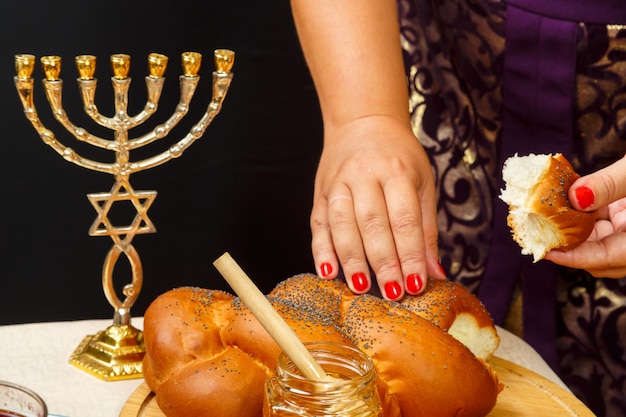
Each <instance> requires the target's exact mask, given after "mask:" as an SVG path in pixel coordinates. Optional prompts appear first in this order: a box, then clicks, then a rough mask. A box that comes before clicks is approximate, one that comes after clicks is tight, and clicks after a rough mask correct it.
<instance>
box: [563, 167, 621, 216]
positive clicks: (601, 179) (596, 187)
mask: <svg viewBox="0 0 626 417" xmlns="http://www.w3.org/2000/svg"><path fill="white" fill-rule="evenodd" d="M568 196H569V199H570V201H571V203H572V206H574V208H575V209H577V210H584V211H591V210H596V209H599V208H600V207H604V206H606V205H608V204H609V203H612V202H614V201H616V200H619V199H620V198H623V197H626V156H625V157H623V158H621V159H620V160H618V161H616V162H614V163H613V164H611V165H609V166H607V167H605V168H602V169H601V170H599V171H596V172H594V173H592V174H589V175H585V176H584V177H580V178H579V179H577V180H576V181H574V183H573V184H572V186H571V187H570V189H569V192H568Z"/></svg>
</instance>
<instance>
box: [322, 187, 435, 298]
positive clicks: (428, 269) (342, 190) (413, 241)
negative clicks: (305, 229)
mask: <svg viewBox="0 0 626 417" xmlns="http://www.w3.org/2000/svg"><path fill="white" fill-rule="evenodd" d="M429 185H430V183H429ZM353 194H354V195H355V197H354V199H353V197H352V195H353ZM426 194H427V195H426V197H428V198H423V199H420V198H419V196H418V192H417V190H416V187H415V185H414V184H413V183H412V182H409V181H404V180H400V179H398V180H391V181H389V182H388V183H387V184H386V185H385V188H384V189H382V188H381V187H378V186H376V187H372V186H371V184H369V185H363V186H362V188H359V186H356V188H354V189H352V190H349V189H348V188H347V187H345V186H342V187H336V188H335V189H334V190H333V192H332V194H330V195H332V196H331V197H329V198H328V199H324V198H319V197H318V198H317V203H316V204H315V205H314V207H313V211H312V214H311V230H312V232H313V240H312V250H313V256H314V258H315V264H316V268H317V271H318V274H319V275H320V276H322V277H324V278H328V279H330V278H335V277H336V276H337V272H338V271H339V265H341V268H342V269H343V272H344V275H345V278H346V283H347V284H348V286H349V287H350V289H351V290H352V291H353V292H355V293H359V294H361V293H366V292H368V291H370V289H371V287H372V285H374V284H373V283H372V276H370V272H369V271H370V268H371V270H372V271H374V272H375V275H376V283H377V285H378V287H379V288H380V293H381V294H382V295H383V297H384V298H386V299H389V300H399V299H400V298H402V296H403V295H404V294H405V293H409V294H419V293H421V292H422V291H423V290H424V289H425V287H426V280H427V279H428V276H429V275H430V276H433V277H435V278H445V274H444V273H443V271H442V269H441V266H440V265H439V262H438V258H437V227H436V207H435V197H434V185H433V186H432V187H431V188H428V193H426ZM357 196H358V198H357ZM422 207H423V208H422Z"/></svg>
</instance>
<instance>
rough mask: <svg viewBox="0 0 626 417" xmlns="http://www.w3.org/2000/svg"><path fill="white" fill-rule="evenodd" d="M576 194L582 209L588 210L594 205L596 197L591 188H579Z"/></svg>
mask: <svg viewBox="0 0 626 417" xmlns="http://www.w3.org/2000/svg"><path fill="white" fill-rule="evenodd" d="M574 194H576V200H578V205H579V206H580V208H582V209H586V208H589V207H591V206H592V205H593V200H594V198H595V196H594V195H593V191H591V188H589V187H584V186H583V187H578V188H577V189H576V191H574Z"/></svg>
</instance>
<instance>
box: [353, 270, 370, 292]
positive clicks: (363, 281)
mask: <svg viewBox="0 0 626 417" xmlns="http://www.w3.org/2000/svg"><path fill="white" fill-rule="evenodd" d="M368 285H369V284H368V283H367V277H366V276H365V274H364V273H363V272H357V273H356V274H354V275H352V286H353V287H354V289H355V291H359V292H361V291H365V290H366V289H367V287H368Z"/></svg>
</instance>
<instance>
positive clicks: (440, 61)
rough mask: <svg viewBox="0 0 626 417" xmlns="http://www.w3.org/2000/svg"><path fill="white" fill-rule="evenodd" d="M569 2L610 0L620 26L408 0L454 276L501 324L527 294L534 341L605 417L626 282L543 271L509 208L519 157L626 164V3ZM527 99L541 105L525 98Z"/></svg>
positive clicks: (414, 68) (415, 66)
mask: <svg viewBox="0 0 626 417" xmlns="http://www.w3.org/2000/svg"><path fill="white" fill-rule="evenodd" d="M569 1H570V2H571V3H568V7H565V8H564V9H563V10H564V12H565V13H566V14H567V13H569V12H570V11H571V10H575V9H576V6H575V3H579V4H582V5H583V6H585V7H588V5H586V4H585V3H588V4H591V5H593V6H594V7H596V8H600V7H603V6H601V4H604V3H606V8H605V14H607V15H609V18H610V20H601V19H600V20H598V19H596V18H595V17H589V18H588V19H587V18H585V19H581V20H580V21H579V20H576V19H575V17H576V15H574V17H573V18H572V16H563V18H569V19H570V20H569V21H567V22H562V21H561V20H559V19H553V18H554V17H559V18H560V16H559V15H554V16H548V17H544V16H542V17H540V18H539V17H536V16H535V15H534V13H535V11H534V10H532V6H533V4H538V5H539V7H542V6H544V3H548V4H550V3H551V2H550V1H549V0H542V1H538V0H526V1H522V0H511V3H513V4H514V6H508V7H507V4H506V2H504V1H501V0H398V5H399V15H400V23H401V37H402V46H403V50H404V54H405V62H406V69H407V74H408V77H409V87H410V108H411V111H412V120H413V125H414V129H415V132H416V134H417V136H418V138H419V139H420V141H421V142H422V144H423V145H424V147H425V148H426V150H427V152H428V154H429V157H430V160H431V163H432V166H433V169H434V173H435V178H436V180H437V184H438V201H437V205H438V222H439V230H440V243H439V250H440V256H441V261H442V265H443V266H444V269H445V270H446V272H447V273H448V276H449V277H450V278H451V279H453V280H455V281H457V282H459V283H461V284H463V285H465V286H466V287H468V288H469V289H471V290H472V291H475V292H476V293H478V295H479V297H481V299H482V300H483V301H484V302H485V304H486V305H487V307H488V308H489V309H490V311H491V312H492V314H493V315H494V319H495V320H496V322H497V323H498V324H501V325H502V324H503V323H504V319H505V315H506V313H507V309H508V306H509V304H510V303H511V300H512V299H514V298H516V297H515V295H516V294H518V293H519V294H522V296H521V297H520V298H521V299H522V300H523V307H522V310H523V317H524V328H523V334H524V338H525V339H526V340H527V341H528V342H529V343H531V344H532V345H533V346H534V347H535V348H536V349H537V350H538V351H539V352H540V353H541V354H542V355H543V356H544V358H546V360H547V361H548V362H549V363H550V364H551V365H552V366H553V368H555V370H556V371H557V372H558V373H559V375H560V376H561V377H562V378H563V379H564V381H565V382H566V383H567V384H568V385H569V386H570V387H571V389H572V391H573V392H574V393H575V394H576V395H577V396H578V397H579V398H581V399H582V400H583V401H584V402H585V403H586V404H587V405H588V406H589V407H590V408H591V409H592V410H593V411H594V412H595V413H596V414H597V415H599V416H624V415H625V410H626V278H623V279H596V278H593V277H591V276H590V275H588V274H587V273H586V272H584V271H578V270H571V269H567V268H562V267H556V266H555V265H553V264H551V263H549V262H547V261H540V262H539V263H538V264H536V265H533V264H532V259H530V258H529V257H523V256H521V254H520V249H519V246H517V245H516V244H512V243H511V242H512V241H511V240H510V231H509V230H508V228H507V227H506V223H505V222H503V221H502V217H501V216H502V207H500V208H498V204H503V203H501V202H500V201H499V199H498V198H497V196H498V195H499V190H500V188H501V187H502V184H501V175H500V169H501V164H502V159H503V158H504V157H505V156H506V154H507V153H511V152H519V153H521V154H524V153H528V152H535V153H538V152H562V153H564V154H565V155H566V156H567V157H568V158H569V159H570V160H571V162H572V164H573V165H574V168H575V169H576V171H577V172H579V173H580V174H586V173H589V172H592V171H595V170H597V169H599V168H602V167H603V166H606V165H607V164H610V163H611V162H613V161H615V160H617V159H619V158H621V157H622V156H624V154H626V26H623V24H626V18H624V16H625V15H626V1H624V0H604V1H601V0H599V1H593V2H592V1H587V2H585V1H578V0H569ZM525 3H529V4H530V5H531V13H530V14H529V12H528V10H526V9H525ZM557 3H558V2H557ZM520 4H521V6H520ZM570 5H571V6H572V7H569V6H570ZM518 6H519V7H518ZM548 8H550V7H548ZM611 8H613V9H611ZM615 11H617V13H616V12H615ZM591 14H593V13H591ZM591 14H584V16H590V15H591ZM600 14H601V15H602V13H600ZM600 17H601V18H604V17H606V16H600ZM524 19H526V20H524ZM572 19H574V20H572ZM612 20H615V21H612ZM582 21H584V23H581V22H582ZM608 23H611V24H608ZM613 23H615V24H613ZM524 25H527V26H524ZM525 27H529V28H530V29H528V30H526V29H523V30H520V28H525ZM534 27H537V28H538V29H537V30H538V31H537V33H536V34H535V33H534V32H533V30H534V29H533V28H534ZM518 35H522V36H518ZM535 35H536V36H537V39H540V40H541V42H540V43H541V45H543V50H542V49H541V48H538V47H537V45H536V44H535V43H534V42H533V36H535ZM562 41H565V42H570V43H571V47H570V48H565V47H560V46H559V45H560V44H559V42H562ZM550 42H554V43H552V44H551V43H550ZM537 44H539V42H537ZM507 45H508V46H509V48H508V49H507V48H506V46H507ZM524 45H526V46H527V47H526V48H524ZM542 54H543V55H542ZM533 60H534V61H533ZM564 62H566V63H567V65H561V64H562V63H564ZM539 64H541V65H543V67H538V68H542V70H539V71H538V72H537V74H538V77H537V79H533V80H531V82H530V83H527V82H526V81H523V82H522V81H520V78H519V77H520V76H521V77H522V78H521V80H524V78H523V77H524V76H526V75H524V74H521V75H520V74H518V72H519V71H518V70H520V71H522V70H523V67H524V66H526V67H528V68H530V69H531V70H532V68H534V67H537V65H539ZM548 64H549V65H552V64H554V67H550V66H548ZM546 66H548V68H547V69H543V68H546ZM520 68H521V69H520ZM563 70H567V71H566V72H564V73H561V72H559V71H563ZM515 77H518V78H517V80H516V79H515ZM550 77H552V79H550ZM531 78H532V77H531ZM511 80H512V81H511ZM532 82H535V85H532ZM520 87H521V88H520ZM516 89H517V90H516ZM551 89H552V90H559V89H561V90H563V89H564V90H565V96H564V97H562V98H561V102H560V104H559V103H553V102H551V101H549V100H550V99H551V98H552V96H553V95H555V94H557V93H558V91H557V92H556V93H555V92H553V91H551ZM529 91H530V92H531V93H532V94H534V96H533V97H534V99H535V100H536V101H539V102H540V103H542V104H543V106H544V107H543V108H542V107H541V106H540V105H538V106H533V105H530V106H529V105H528V104H527V103H525V102H524V100H527V99H528V97H523V96H524V95H525V94H526V93H527V92H529ZM542 94H543V95H544V98H541V95H542ZM567 94H569V95H570V96H571V97H569V98H568V97H567ZM503 96H504V97H508V98H512V97H514V98H515V100H513V99H510V100H508V101H506V100H503ZM538 97H539V98H538ZM568 100H569V101H568ZM525 112H526V113H525ZM524 113H525V114H524ZM525 117H526V118H528V119H526V120H525V119H524V118H525ZM542 118H543V120H540V119H542ZM528 120H531V122H528ZM537 120H540V121H539V122H537ZM531 125H532V126H531ZM535 129H539V130H535ZM541 129H543V132H542V131H541ZM546 132H547V133H546ZM542 135H545V137H544V136H542ZM499 234H500V235H502V234H504V235H505V236H504V237H506V238H508V239H509V242H508V243H507V242H502V239H503V237H502V236H498V235H499ZM492 243H493V245H492ZM507 245H508V246H507ZM507 251H508V252H507ZM512 251H513V252H514V253H513V252H512Z"/></svg>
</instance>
